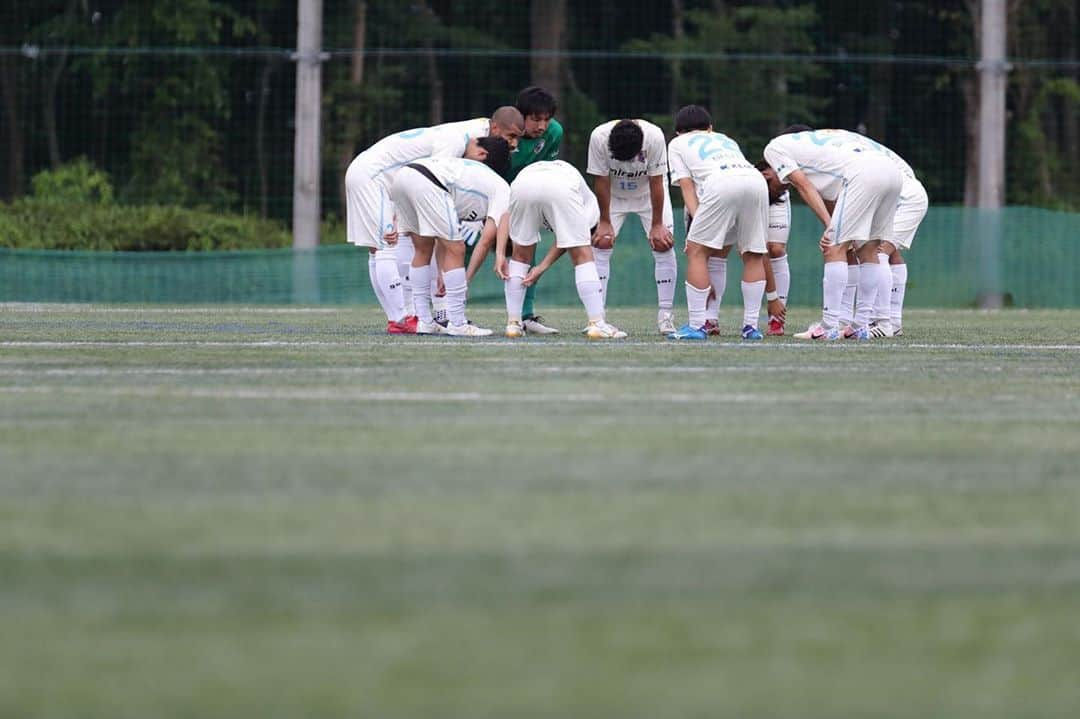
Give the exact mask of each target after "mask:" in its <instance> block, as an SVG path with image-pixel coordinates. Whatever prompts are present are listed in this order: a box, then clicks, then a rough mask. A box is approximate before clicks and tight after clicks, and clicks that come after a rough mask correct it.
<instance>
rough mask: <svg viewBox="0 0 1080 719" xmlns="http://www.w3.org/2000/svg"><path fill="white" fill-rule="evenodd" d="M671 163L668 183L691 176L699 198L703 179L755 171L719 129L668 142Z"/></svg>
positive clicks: (690, 134)
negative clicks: (722, 173) (726, 173)
mask: <svg viewBox="0 0 1080 719" xmlns="http://www.w3.org/2000/svg"><path fill="white" fill-rule="evenodd" d="M668 161H669V162H670V163H671V184H673V185H677V184H679V180H684V179H687V178H689V179H691V180H693V181H694V185H695V186H696V188H697V195H698V199H701V197H702V193H703V192H704V186H705V181H706V180H708V179H709V177H711V176H712V175H715V174H717V173H721V172H737V173H739V174H743V173H745V172H747V171H753V172H757V170H756V169H754V166H753V165H751V164H750V163H749V162H747V160H746V157H745V156H744V155H743V154H742V150H740V149H739V143H737V142H735V141H734V140H732V139H731V138H730V137H728V136H727V135H724V134H723V133H719V132H708V131H706V130H695V131H693V132H687V133H683V134H682V135H678V136H676V137H675V139H673V140H672V141H671V143H670V144H669V145H668Z"/></svg>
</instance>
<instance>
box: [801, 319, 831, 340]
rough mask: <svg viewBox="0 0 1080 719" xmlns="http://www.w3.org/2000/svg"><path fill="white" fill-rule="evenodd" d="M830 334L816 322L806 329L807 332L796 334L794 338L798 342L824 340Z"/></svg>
mask: <svg viewBox="0 0 1080 719" xmlns="http://www.w3.org/2000/svg"><path fill="white" fill-rule="evenodd" d="M826 334H828V333H827V332H826V331H825V328H824V327H822V326H821V324H820V323H819V322H815V323H814V324H812V325H810V326H809V327H807V328H806V331H805V332H796V333H795V334H794V335H793V336H794V337H795V339H798V340H823V339H825V335H826Z"/></svg>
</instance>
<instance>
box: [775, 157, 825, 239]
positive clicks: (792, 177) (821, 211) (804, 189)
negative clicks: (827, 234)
mask: <svg viewBox="0 0 1080 719" xmlns="http://www.w3.org/2000/svg"><path fill="white" fill-rule="evenodd" d="M784 179H785V182H787V183H789V184H790V185H792V186H793V187H794V188H795V189H796V190H798V192H799V196H800V197H802V198H803V202H805V203H806V205H807V207H809V208H810V209H811V210H812V211H813V213H814V214H815V215H817V218H818V219H819V220H821V224H822V225H824V226H825V227H826V228H827V227H828V226H829V222H831V220H832V218H831V217H830V216H829V209H828V208H827V207H826V206H825V200H823V199H822V197H821V193H819V192H818V191H817V188H816V187H814V183H812V182H810V178H808V177H807V176H806V173H804V172H803V171H802V170H792V171H791V173H790V174H789V175H788V176H787V177H786V178H784Z"/></svg>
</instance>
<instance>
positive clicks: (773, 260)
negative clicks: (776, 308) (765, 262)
mask: <svg viewBox="0 0 1080 719" xmlns="http://www.w3.org/2000/svg"><path fill="white" fill-rule="evenodd" d="M769 262H770V264H772V273H773V278H775V279H776V294H778V295H780V301H781V302H783V303H784V306H785V307H786V306H787V298H788V291H789V290H790V289H791V266H790V265H788V260H787V255H786V254H785V255H780V256H779V257H770V258H769Z"/></svg>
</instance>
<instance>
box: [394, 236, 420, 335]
mask: <svg viewBox="0 0 1080 719" xmlns="http://www.w3.org/2000/svg"><path fill="white" fill-rule="evenodd" d="M415 252H416V248H415V247H413V242H412V238H411V237H409V236H408V235H399V236H398V243H397V248H396V249H394V256H395V257H396V258H397V265H398V275H400V276H401V294H402V297H403V298H404V300H405V312H406V313H407V314H410V315H414V314H416V313H415V312H414V311H413V306H412V303H413V299H412V285H411V284H410V283H409V272H410V271H411V270H412V258H413V253H415Z"/></svg>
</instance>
